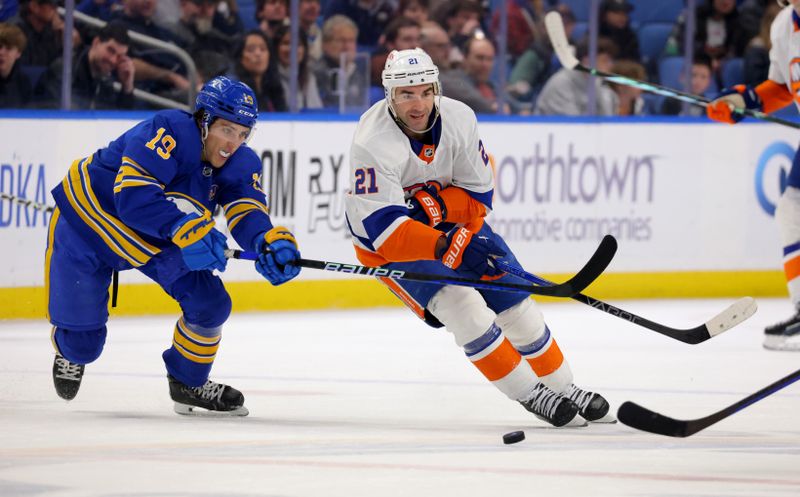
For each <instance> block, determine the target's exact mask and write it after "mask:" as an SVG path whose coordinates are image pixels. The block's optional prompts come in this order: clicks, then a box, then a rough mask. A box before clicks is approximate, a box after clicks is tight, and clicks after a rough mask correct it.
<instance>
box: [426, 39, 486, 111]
mask: <svg viewBox="0 0 800 497" xmlns="http://www.w3.org/2000/svg"><path fill="white" fill-rule="evenodd" d="M464 49H465V52H464V62H463V63H462V67H461V69H453V70H450V71H447V72H446V73H443V74H440V75H439V80H440V81H441V82H442V91H443V92H444V95H445V96H447V97H450V98H454V99H456V100H460V101H462V102H464V103H465V104H467V105H468V106H469V107H470V108H471V109H472V110H473V111H475V112H476V113H478V114H494V113H496V112H497V109H498V106H497V94H496V92H495V89H494V87H493V86H492V83H491V81H490V80H489V77H490V76H491V74H492V67H493V66H494V56H495V50H494V45H492V42H491V41H489V40H488V39H486V38H485V37H480V36H476V37H474V38H472V39H471V40H469V41H468V42H467V44H466V45H465V46H464Z"/></svg>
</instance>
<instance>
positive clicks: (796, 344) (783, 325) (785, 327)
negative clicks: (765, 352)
mask: <svg viewBox="0 0 800 497" xmlns="http://www.w3.org/2000/svg"><path fill="white" fill-rule="evenodd" d="M764 348H765V349H769V350H793V351H798V350H800V310H798V311H797V313H796V314H795V315H794V316H792V317H790V318H789V319H787V320H786V321H782V322H780V323H778V324H774V325H772V326H768V327H767V328H765V329H764Z"/></svg>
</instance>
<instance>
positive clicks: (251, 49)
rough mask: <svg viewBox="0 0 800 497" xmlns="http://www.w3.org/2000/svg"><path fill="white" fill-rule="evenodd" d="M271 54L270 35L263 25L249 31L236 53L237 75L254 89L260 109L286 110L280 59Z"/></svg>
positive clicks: (270, 110)
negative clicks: (262, 27)
mask: <svg viewBox="0 0 800 497" xmlns="http://www.w3.org/2000/svg"><path fill="white" fill-rule="evenodd" d="M271 55H272V54H270V43H269V39H268V38H267V35H266V34H264V32H263V31H261V30H260V29H255V30H253V31H250V32H248V33H247V34H246V35H245V37H244V40H243V42H242V43H241V44H240V45H239V47H238V48H237V50H236V52H235V54H234V57H235V60H236V69H235V72H236V78H237V79H239V80H240V81H241V82H242V83H245V84H247V85H248V86H249V87H250V88H252V89H253V91H254V92H255V94H256V101H257V102H258V110H262V111H268V112H286V111H287V110H288V107H287V105H286V96H285V95H284V93H283V87H282V86H281V81H280V76H279V75H278V69H277V61H276V60H274V57H272V56H271Z"/></svg>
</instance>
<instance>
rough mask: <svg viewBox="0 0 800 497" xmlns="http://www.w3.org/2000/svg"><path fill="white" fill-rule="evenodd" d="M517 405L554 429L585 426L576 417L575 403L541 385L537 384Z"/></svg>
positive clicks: (579, 418)
mask: <svg viewBox="0 0 800 497" xmlns="http://www.w3.org/2000/svg"><path fill="white" fill-rule="evenodd" d="M519 403H520V404H522V407H524V408H525V409H527V410H528V411H530V412H532V413H533V414H534V415H535V416H536V417H537V418H539V419H541V420H543V421H547V422H548V423H550V424H551V425H553V426H555V427H561V426H586V421H584V420H583V419H582V418H581V417H580V416H578V405H577V404H575V402H573V401H571V400H570V399H568V398H566V397H564V396H562V395H559V394H558V393H556V392H554V391H552V390H550V389H549V388H547V387H546V386H544V384H542V383H537V384H536V387H534V389H533V390H531V393H530V394H528V397H527V398H525V399H523V400H520V401H519Z"/></svg>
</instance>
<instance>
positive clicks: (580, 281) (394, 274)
mask: <svg viewBox="0 0 800 497" xmlns="http://www.w3.org/2000/svg"><path fill="white" fill-rule="evenodd" d="M616 251H617V240H616V239H615V238H614V237H613V236H611V235H606V236H605V237H603V240H602V241H601V242H600V245H599V246H598V247H597V250H595V252H594V254H593V255H592V257H591V258H590V259H589V262H587V263H586V265H585V266H583V268H581V270H580V271H578V272H577V273H576V274H575V276H573V277H572V278H570V279H569V280H567V281H565V282H564V283H559V284H552V285H548V286H535V285H521V284H518V283H505V282H501V281H491V280H477V279H470V278H460V277H457V276H442V275H434V274H426V273H415V272H412V271H403V270H399V269H389V268H380V267H369V266H360V265H358V264H344V263H341V262H328V261H315V260H310V259H298V261H297V262H296V264H297V265H298V266H300V267H305V268H310V269H321V270H324V271H334V272H337V273H351V274H361V275H364V276H376V277H381V278H390V279H395V280H412V281H427V282H430V283H438V284H444V285H460V286H469V287H473V288H481V289H484V290H502V291H510V292H525V293H530V294H532V295H547V296H550V297H569V296H572V295H574V294H576V293H578V292H580V291H581V290H583V289H584V288H586V287H587V286H589V285H590V284H591V283H592V282H593V281H594V280H595V279H597V277H598V276H600V274H601V273H602V272H603V271H604V270H605V269H606V267H608V264H609V263H610V262H611V259H613V258H614V254H615V253H616ZM225 255H226V256H227V257H229V258H234V259H247V260H255V259H257V258H258V256H257V254H256V253H255V252H247V251H241V250H226V251H225Z"/></svg>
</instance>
